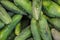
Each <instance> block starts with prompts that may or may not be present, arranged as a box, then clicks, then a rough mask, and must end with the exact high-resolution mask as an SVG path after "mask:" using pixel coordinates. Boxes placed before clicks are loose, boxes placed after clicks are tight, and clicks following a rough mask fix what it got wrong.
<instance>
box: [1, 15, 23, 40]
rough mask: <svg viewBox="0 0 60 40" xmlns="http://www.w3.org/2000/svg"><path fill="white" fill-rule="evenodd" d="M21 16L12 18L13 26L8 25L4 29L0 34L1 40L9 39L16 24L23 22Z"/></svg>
mask: <svg viewBox="0 0 60 40" xmlns="http://www.w3.org/2000/svg"><path fill="white" fill-rule="evenodd" d="M21 18H22V16H21V15H15V16H14V17H13V18H12V22H11V24H9V25H7V26H6V27H5V28H4V29H2V31H1V33H0V40H6V39H7V37H8V36H9V35H10V33H11V32H12V30H13V29H14V28H15V26H16V24H17V23H18V22H19V21H20V20H21Z"/></svg>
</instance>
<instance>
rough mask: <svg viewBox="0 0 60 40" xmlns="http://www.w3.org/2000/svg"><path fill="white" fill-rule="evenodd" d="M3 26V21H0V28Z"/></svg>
mask: <svg viewBox="0 0 60 40" xmlns="http://www.w3.org/2000/svg"><path fill="white" fill-rule="evenodd" d="M3 27H4V23H3V22H2V21H0V29H1V28H3Z"/></svg>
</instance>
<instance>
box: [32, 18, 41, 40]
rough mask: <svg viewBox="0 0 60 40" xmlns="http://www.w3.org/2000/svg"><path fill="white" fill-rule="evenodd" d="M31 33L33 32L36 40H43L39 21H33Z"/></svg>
mask: <svg viewBox="0 0 60 40" xmlns="http://www.w3.org/2000/svg"><path fill="white" fill-rule="evenodd" d="M31 31H32V35H33V37H34V40H41V37H40V34H39V30H38V25H37V21H36V20H35V19H32V20H31Z"/></svg>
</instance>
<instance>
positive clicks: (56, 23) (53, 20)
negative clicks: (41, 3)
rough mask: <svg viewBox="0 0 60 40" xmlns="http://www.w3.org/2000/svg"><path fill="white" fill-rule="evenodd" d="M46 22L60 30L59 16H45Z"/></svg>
mask: <svg viewBox="0 0 60 40" xmlns="http://www.w3.org/2000/svg"><path fill="white" fill-rule="evenodd" d="M47 20H48V22H49V23H51V24H52V25H53V26H54V27H55V28H56V29H58V30H60V19H59V18H47Z"/></svg>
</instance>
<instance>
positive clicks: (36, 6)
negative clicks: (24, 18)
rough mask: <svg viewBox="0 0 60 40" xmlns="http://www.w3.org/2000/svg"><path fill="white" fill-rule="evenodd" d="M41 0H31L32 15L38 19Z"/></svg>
mask: <svg viewBox="0 0 60 40" xmlns="http://www.w3.org/2000/svg"><path fill="white" fill-rule="evenodd" d="M41 7H42V1H41V0H33V8H32V10H33V13H32V14H33V17H34V18H35V19H36V20H38V19H39V16H40V13H41Z"/></svg>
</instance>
